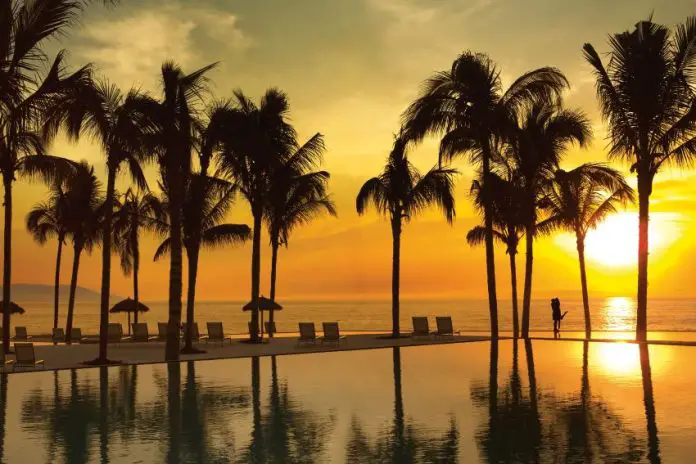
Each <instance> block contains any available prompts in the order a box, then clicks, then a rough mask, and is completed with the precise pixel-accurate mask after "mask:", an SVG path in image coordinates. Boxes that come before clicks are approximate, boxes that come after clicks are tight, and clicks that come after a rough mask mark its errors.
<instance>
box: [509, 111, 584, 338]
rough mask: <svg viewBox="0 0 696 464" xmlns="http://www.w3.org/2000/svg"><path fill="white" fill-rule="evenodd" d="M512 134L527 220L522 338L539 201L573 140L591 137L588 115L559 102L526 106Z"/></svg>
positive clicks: (580, 141)
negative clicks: (567, 107) (565, 106)
mask: <svg viewBox="0 0 696 464" xmlns="http://www.w3.org/2000/svg"><path fill="white" fill-rule="evenodd" d="M515 132H516V133H515V134H514V136H513V137H511V140H512V143H511V144H510V146H508V151H509V153H508V156H509V157H510V158H512V161H513V163H514V165H515V171H516V173H517V175H518V178H519V181H520V184H521V189H522V208H521V211H522V215H523V217H524V223H525V232H524V235H525V248H526V252H527V253H526V259H525V272H524V295H523V298H522V337H524V338H527V337H529V317H530V307H531V300H532V272H533V262H534V238H535V237H536V236H537V235H538V234H539V233H540V232H543V231H544V228H542V229H541V230H537V223H539V222H540V217H539V213H540V211H539V203H540V200H541V198H542V197H543V190H544V187H545V186H546V185H547V184H548V183H549V182H550V180H551V179H552V178H553V176H554V173H555V172H556V170H557V169H558V163H559V162H560V160H561V159H562V157H563V155H564V154H565V152H566V150H568V148H570V146H571V145H572V144H574V143H577V144H578V145H579V146H581V147H584V146H585V145H586V144H587V143H588V142H589V139H590V137H591V126H590V123H589V121H588V120H587V118H586V117H585V115H584V114H583V113H582V112H580V111H577V110H569V109H565V108H563V107H562V106H561V105H560V101H559V102H555V103H553V104H549V103H536V104H533V105H531V106H529V107H527V108H526V110H525V112H524V114H523V115H522V116H521V118H520V121H519V127H518V128H517V130H516V131H515Z"/></svg>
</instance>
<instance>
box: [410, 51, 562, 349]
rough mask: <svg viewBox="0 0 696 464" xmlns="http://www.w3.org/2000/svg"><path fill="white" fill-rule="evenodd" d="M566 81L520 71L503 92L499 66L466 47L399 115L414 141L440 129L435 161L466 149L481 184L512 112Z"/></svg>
mask: <svg viewBox="0 0 696 464" xmlns="http://www.w3.org/2000/svg"><path fill="white" fill-rule="evenodd" d="M567 85H568V82H567V80H566V78H565V77H564V76H563V74H561V72H560V71H558V70H557V69H555V68H539V69H536V70H533V71H530V72H527V73H525V74H523V75H522V76H520V77H519V78H518V79H517V80H515V81H514V82H513V83H512V85H510V87H508V89H507V90H506V91H505V92H503V87H502V82H501V79H500V71H499V70H498V68H497V67H496V65H495V64H494V63H493V61H492V60H491V59H490V58H489V57H488V56H487V55H484V54H481V53H472V52H470V51H467V52H464V53H462V54H461V55H460V56H459V57H458V58H457V59H456V60H455V61H454V63H452V67H451V69H450V70H448V71H441V72H438V73H436V74H435V75H433V76H432V77H431V78H430V79H428V80H427V81H426V82H425V83H424V85H423V88H422V90H421V93H420V96H419V97H418V99H416V101H414V102H413V103H412V104H411V105H410V106H409V107H408V109H407V110H406V112H405V113H404V115H403V119H404V124H405V126H406V130H407V133H408V136H409V138H410V139H413V140H415V141H419V140H421V139H423V138H424V137H425V136H426V135H429V134H443V138H442V142H441V144H440V161H442V160H450V159H452V158H453V157H455V156H458V155H462V154H468V155H469V157H470V159H471V160H472V162H474V163H476V164H478V165H480V167H481V171H482V180H483V186H484V187H485V184H486V181H487V179H488V176H489V174H490V173H491V169H492V166H491V163H492V159H493V157H494V155H495V153H494V147H495V146H496V145H497V144H498V143H499V142H500V141H501V140H505V138H506V137H507V134H508V133H509V131H510V130H511V127H513V126H514V122H515V120H516V116H517V114H518V113H519V112H520V111H521V110H522V109H523V108H525V107H526V106H528V105H529V104H530V102H534V101H545V102H549V101H554V100H556V99H557V98H558V95H559V93H560V92H561V91H562V90H563V89H564V88H565V87H567ZM483 191H484V192H486V191H488V189H486V188H484V190H483ZM483 200H484V201H483V204H484V224H485V236H484V241H485V244H486V275H487V282H488V304H489V311H490V319H491V335H492V336H494V337H497V336H498V302H497V297H496V285H495V260H494V251H493V211H492V208H493V206H492V201H493V200H492V198H491V197H490V196H489V195H488V194H484V198H483Z"/></svg>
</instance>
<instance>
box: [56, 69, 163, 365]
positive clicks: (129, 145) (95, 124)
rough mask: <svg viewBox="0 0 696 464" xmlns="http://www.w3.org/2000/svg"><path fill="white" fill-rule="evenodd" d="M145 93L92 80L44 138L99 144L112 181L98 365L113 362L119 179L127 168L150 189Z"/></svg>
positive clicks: (60, 105) (69, 100)
mask: <svg viewBox="0 0 696 464" xmlns="http://www.w3.org/2000/svg"><path fill="white" fill-rule="evenodd" d="M142 102H143V99H142V97H141V95H140V94H139V93H138V92H137V91H135V90H131V91H129V92H128V93H127V94H125V95H124V94H123V93H122V92H121V91H120V90H119V89H118V87H116V86H115V85H113V84H110V83H109V82H108V81H101V82H97V83H95V82H93V81H92V80H91V79H90V80H87V81H85V82H83V83H82V85H81V86H79V91H77V92H73V93H69V94H66V95H64V96H62V98H60V99H58V101H57V103H56V104H55V105H53V106H52V107H51V108H50V109H49V110H48V112H47V115H46V122H45V124H44V134H50V135H51V136H53V135H55V134H56V133H57V132H58V130H59V129H60V128H61V127H64V128H65V130H66V132H67V134H68V136H69V137H70V138H72V139H75V140H77V139H78V138H80V136H81V135H83V133H85V132H86V133H87V134H88V135H89V136H91V137H92V138H94V139H95V140H97V141H98V142H99V143H100V144H101V146H102V150H103V151H104V154H105V156H106V168H107V181H106V202H105V205H104V208H105V209H104V211H105V215H104V221H103V224H102V227H103V230H102V237H103V240H104V243H103V247H102V285H101V300H100V302H101V306H100V321H99V340H100V341H99V356H98V357H97V359H96V360H95V363H97V364H103V363H106V362H108V359H107V346H108V345H107V338H108V337H107V332H108V325H109V295H110V283H111V253H112V247H111V228H112V220H113V218H112V215H113V210H114V206H115V204H114V200H115V196H116V195H115V187H116V177H117V176H118V174H119V172H120V170H121V168H122V167H123V166H126V168H127V170H128V173H129V175H130V178H131V179H132V180H133V181H134V182H135V183H136V184H137V185H138V187H139V188H147V182H146V181H145V176H144V175H143V172H142V169H141V167H140V163H141V162H143V161H144V160H145V158H146V157H147V156H148V155H149V152H148V151H147V150H146V149H145V144H144V136H145V133H146V132H147V131H148V130H151V126H152V125H151V124H149V122H148V119H147V117H146V116H145V113H144V108H143V106H144V105H142Z"/></svg>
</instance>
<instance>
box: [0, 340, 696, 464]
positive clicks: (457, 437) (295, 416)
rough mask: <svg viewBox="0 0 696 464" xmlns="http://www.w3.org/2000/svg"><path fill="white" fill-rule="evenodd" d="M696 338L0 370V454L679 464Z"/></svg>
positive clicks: (691, 431)
mask: <svg viewBox="0 0 696 464" xmlns="http://www.w3.org/2000/svg"><path fill="white" fill-rule="evenodd" d="M694 355H696V348H691V347H676V346H651V347H650V349H649V350H647V349H640V348H639V347H638V346H637V345H633V344H624V343H589V344H588V343H583V342H569V341H568V342H565V341H564V342H553V341H534V342H531V343H528V344H525V343H524V342H522V341H520V342H518V343H517V344H514V343H513V342H512V341H501V342H499V343H497V344H491V343H487V342H477V343H466V344H454V345H440V346H420V347H410V348H401V349H399V348H389V349H380V350H369V351H352V352H337V353H324V354H306V355H296V356H279V357H275V358H271V357H269V358H253V359H236V360H219V361H198V362H188V363H181V364H170V365H165V364H159V365H142V366H138V367H136V366H123V367H112V368H109V369H105V368H104V369H80V370H75V371H60V372H57V373H54V372H38V373H29V374H18V375H10V376H6V375H3V376H0V455H1V456H2V462H7V463H14V462H21V463H30V462H31V463H33V462H69V463H82V462H102V463H106V462H124V463H131V462H142V463H150V462H170V463H175V462H192V463H204V462H213V463H226V462H237V463H245V462H255V463H266V462H269V463H271V462H272V463H278V462H303V463H313V462H320V463H324V462H338V463H341V462H350V463H372V462H398V463H401V462H404V463H409V462H425V463H436V462H437V463H448V462H462V463H468V462H660V461H664V462H688V461H690V460H691V459H692V456H694V455H696V404H695V403H694V401H693V400H692V392H693V389H694V380H695V378H694V377H695V375H694V373H693V371H692V369H693V361H692V360H693V358H694Z"/></svg>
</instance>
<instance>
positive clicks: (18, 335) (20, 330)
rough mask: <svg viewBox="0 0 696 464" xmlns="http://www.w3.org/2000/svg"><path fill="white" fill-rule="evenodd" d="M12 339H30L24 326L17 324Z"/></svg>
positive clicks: (24, 340)
mask: <svg viewBox="0 0 696 464" xmlns="http://www.w3.org/2000/svg"><path fill="white" fill-rule="evenodd" d="M14 339H15V340H17V341H22V342H26V341H27V340H31V335H28V334H27V328H26V327H21V326H17V327H15V336H14Z"/></svg>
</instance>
